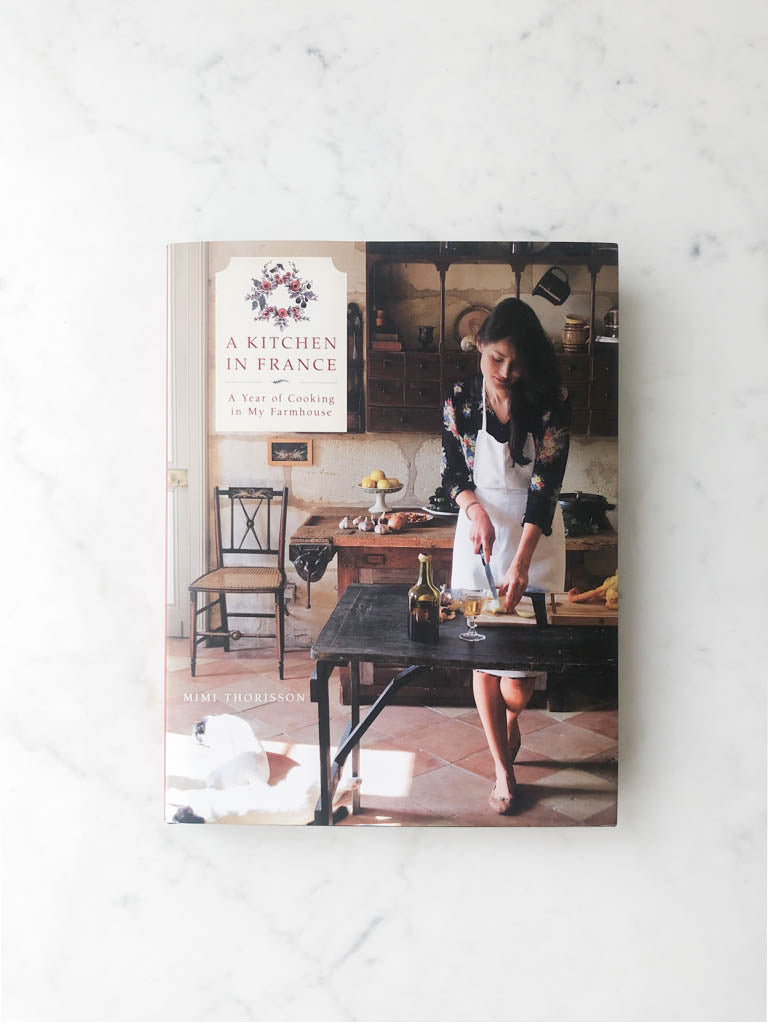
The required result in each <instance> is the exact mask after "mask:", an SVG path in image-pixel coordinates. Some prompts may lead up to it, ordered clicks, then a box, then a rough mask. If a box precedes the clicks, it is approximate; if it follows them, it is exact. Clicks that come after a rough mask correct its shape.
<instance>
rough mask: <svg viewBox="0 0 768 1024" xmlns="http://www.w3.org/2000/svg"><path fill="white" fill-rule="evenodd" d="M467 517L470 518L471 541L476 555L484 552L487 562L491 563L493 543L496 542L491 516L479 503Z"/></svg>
mask: <svg viewBox="0 0 768 1024" xmlns="http://www.w3.org/2000/svg"><path fill="white" fill-rule="evenodd" d="M467 517H468V518H469V539H470V541H471V542H472V547H473V550H474V552H475V554H476V555H479V554H480V552H481V551H482V552H483V557H484V558H485V560H486V562H490V560H491V551H492V550H493V542H494V541H495V540H496V531H495V530H494V528H493V523H492V522H491V519H490V516H489V515H488V513H487V512H486V511H485V509H484V508H483V506H482V505H481V504H480V503H479V502H478V503H477V504H475V505H473V506H472V508H471V509H470V510H469V512H467Z"/></svg>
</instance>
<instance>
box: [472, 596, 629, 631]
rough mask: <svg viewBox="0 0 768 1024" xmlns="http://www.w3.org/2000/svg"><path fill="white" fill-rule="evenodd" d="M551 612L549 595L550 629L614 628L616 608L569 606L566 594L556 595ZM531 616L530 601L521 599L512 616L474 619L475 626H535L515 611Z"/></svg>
mask: <svg viewBox="0 0 768 1024" xmlns="http://www.w3.org/2000/svg"><path fill="white" fill-rule="evenodd" d="M554 598H555V607H554V609H553V608H552V599H551V595H549V594H548V595H547V618H548V619H549V624H550V625H551V626H617V625H618V623H619V611H618V608H606V606H605V604H603V603H602V602H600V604H572V603H571V602H570V601H569V600H568V595H567V594H555V595H554ZM518 609H519V610H520V611H529V612H533V605H532V602H531V599H530V597H524V598H522V599H521V601H520V604H519V605H518V606H517V608H516V609H515V611H514V612H512V614H511V615H489V614H487V613H483V614H482V615H479V616H478V618H477V624H478V626H535V625H536V619H535V618H533V617H531V618H526V617H524V616H522V615H518V614H517V611H518Z"/></svg>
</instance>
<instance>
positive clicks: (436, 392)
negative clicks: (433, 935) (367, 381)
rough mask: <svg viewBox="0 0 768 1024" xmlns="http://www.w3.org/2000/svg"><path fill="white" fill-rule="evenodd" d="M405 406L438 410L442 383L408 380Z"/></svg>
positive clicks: (437, 381)
mask: <svg viewBox="0 0 768 1024" xmlns="http://www.w3.org/2000/svg"><path fill="white" fill-rule="evenodd" d="M371 401H373V399H371ZM405 404H406V405H407V406H409V407H413V406H418V405H430V406H432V407H433V408H437V407H438V406H439V405H440V381H439V380H422V381H419V380H407V379H406V383H405Z"/></svg>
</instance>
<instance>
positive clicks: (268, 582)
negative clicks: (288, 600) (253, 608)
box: [190, 565, 284, 594]
mask: <svg viewBox="0 0 768 1024" xmlns="http://www.w3.org/2000/svg"><path fill="white" fill-rule="evenodd" d="M283 582H284V577H283V574H282V573H281V572H280V570H279V569H271V568H268V567H267V568H261V567H256V566H252V565H230V566H225V567H224V568H222V569H213V570H212V571H211V572H206V573H204V574H203V575H202V576H200V577H198V579H196V580H195V581H194V582H193V583H191V584H190V589H192V588H194V589H195V590H206V591H208V590H223V591H227V593H230V594H237V593H238V592H242V593H244V594H248V593H254V592H255V591H259V590H277V589H279V587H281V586H282V584H283Z"/></svg>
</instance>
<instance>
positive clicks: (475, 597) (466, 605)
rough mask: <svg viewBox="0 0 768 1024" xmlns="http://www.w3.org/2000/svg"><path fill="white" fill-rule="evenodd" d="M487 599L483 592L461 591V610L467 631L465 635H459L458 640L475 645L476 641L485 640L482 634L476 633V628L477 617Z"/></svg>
mask: <svg viewBox="0 0 768 1024" xmlns="http://www.w3.org/2000/svg"><path fill="white" fill-rule="evenodd" d="M487 600H488V597H487V595H486V593H485V591H483V590H463V591H462V592H461V610H462V611H463V612H464V614H465V615H466V617H467V625H468V626H469V629H468V630H467V632H466V633H459V640H466V641H467V642H468V643H471V644H472V643H476V642H477V641H478V640H485V635H484V634H483V633H478V632H477V629H476V628H475V627H476V620H477V616H478V615H479V614H480V612H481V611H482V610H483V608H484V606H485V602H486V601H487Z"/></svg>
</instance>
